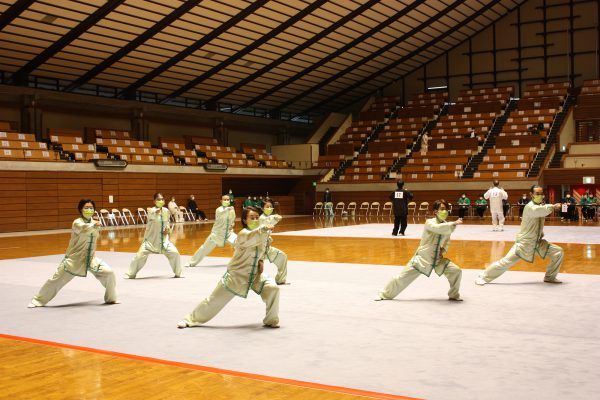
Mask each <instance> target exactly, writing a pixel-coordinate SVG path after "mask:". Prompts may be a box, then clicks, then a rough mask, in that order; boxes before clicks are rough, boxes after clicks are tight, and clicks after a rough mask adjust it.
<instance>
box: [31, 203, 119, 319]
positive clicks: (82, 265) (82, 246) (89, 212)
mask: <svg viewBox="0 0 600 400" xmlns="http://www.w3.org/2000/svg"><path fill="white" fill-rule="evenodd" d="M77 210H79V213H80V214H81V217H79V218H77V219H76V220H75V221H73V225H72V230H73V231H72V232H71V241H70V242H69V247H67V252H66V254H65V258H64V259H63V260H62V261H61V263H60V265H59V266H58V269H57V270H56V272H55V273H54V275H53V276H52V278H50V279H48V280H47V281H46V283H45V284H44V286H42V288H41V289H40V292H39V293H38V294H37V295H36V296H35V297H34V298H33V299H32V300H31V303H29V305H28V306H27V307H29V308H35V307H43V306H45V305H46V304H47V303H48V302H49V301H50V300H52V299H53V298H54V296H56V294H57V293H58V291H59V290H60V289H61V288H62V287H63V286H65V285H66V284H67V283H69V282H70V281H71V279H73V278H74V277H76V276H87V272H88V271H90V272H91V273H92V274H93V275H94V276H95V277H96V279H98V280H99V281H100V283H101V284H102V286H104V288H105V289H106V291H105V292H104V302H105V303H107V304H117V303H120V302H119V300H117V292H116V279H115V273H114V272H113V270H112V269H111V268H110V267H109V266H108V265H106V264H105V263H104V261H102V260H100V259H99V258H96V241H97V240H98V231H99V230H100V221H96V220H93V219H92V217H93V216H94V212H95V211H96V203H94V201H93V200H90V199H83V200H81V201H80V202H79V205H78V206H77Z"/></svg>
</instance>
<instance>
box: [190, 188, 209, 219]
mask: <svg viewBox="0 0 600 400" xmlns="http://www.w3.org/2000/svg"><path fill="white" fill-rule="evenodd" d="M187 208H188V210H190V211H191V212H192V215H193V216H194V220H196V221H208V218H206V214H204V212H203V211H202V210H200V209H199V208H198V204H196V198H195V197H194V195H193V194H192V195H190V198H189V199H188V203H187Z"/></svg>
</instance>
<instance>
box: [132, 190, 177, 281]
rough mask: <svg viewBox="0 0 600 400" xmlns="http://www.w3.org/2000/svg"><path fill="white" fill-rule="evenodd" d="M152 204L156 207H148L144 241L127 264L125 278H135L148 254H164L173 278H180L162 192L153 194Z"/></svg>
mask: <svg viewBox="0 0 600 400" xmlns="http://www.w3.org/2000/svg"><path fill="white" fill-rule="evenodd" d="M154 205H155V206H156V207H151V208H148V224H147V225H146V232H145V233H144V241H143V242H142V244H141V246H140V248H139V250H138V252H137V254H136V255H135V257H134V259H133V260H132V261H131V264H130V265H129V271H128V272H127V273H126V274H125V279H135V277H136V276H137V274H138V272H140V270H141V269H142V268H143V267H144V265H146V260H147V259H148V255H149V254H150V253H152V254H164V255H165V256H166V257H167V259H168V260H169V264H170V265H171V269H172V270H173V273H174V274H175V276H174V277H175V278H181V258H180V256H179V251H178V250H177V247H175V245H174V244H173V243H171V242H170V241H169V233H171V229H172V228H171V225H170V223H169V218H170V217H171V213H170V211H169V210H168V209H167V208H165V207H163V206H164V205H165V199H164V197H163V195H162V193H155V194H154Z"/></svg>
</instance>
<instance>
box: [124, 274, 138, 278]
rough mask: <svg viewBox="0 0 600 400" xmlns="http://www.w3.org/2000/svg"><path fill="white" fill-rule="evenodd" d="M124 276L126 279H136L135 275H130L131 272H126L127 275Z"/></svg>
mask: <svg viewBox="0 0 600 400" xmlns="http://www.w3.org/2000/svg"><path fill="white" fill-rule="evenodd" d="M123 278H125V279H135V276H134V277H133V278H132V277H131V276H129V274H125V275H123Z"/></svg>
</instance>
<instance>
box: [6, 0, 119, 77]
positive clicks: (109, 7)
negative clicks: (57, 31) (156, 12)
mask: <svg viewBox="0 0 600 400" xmlns="http://www.w3.org/2000/svg"><path fill="white" fill-rule="evenodd" d="M124 1H125V0H109V1H107V2H106V3H105V4H104V5H103V6H102V7H100V8H98V9H97V10H96V11H94V12H93V13H92V14H90V15H88V17H87V18H86V19H84V20H83V21H81V22H80V23H79V24H78V25H77V26H76V27H75V28H73V29H71V30H70V31H69V33H67V34H66V35H64V36H62V37H61V38H60V39H58V40H57V41H56V42H54V43H53V44H52V45H51V46H50V47H48V48H47V49H45V50H44V51H42V52H41V53H40V54H38V55H37V56H35V57H34V58H33V60H31V61H29V62H28V63H27V64H25V65H24V66H22V67H21V68H20V69H19V70H18V71H17V72H15V73H14V75H13V76H12V78H11V83H15V84H19V85H26V84H27V80H28V76H29V74H30V73H31V72H33V71H35V70H36V69H37V68H38V67H39V66H40V65H42V64H43V63H45V62H46V61H48V60H49V59H50V58H52V57H54V56H55V55H56V53H58V52H59V51H61V50H62V49H64V48H65V47H67V46H68V45H69V44H70V43H71V42H72V41H73V40H75V39H77V38H78V37H79V36H81V34H83V33H84V32H85V31H87V30H88V29H90V28H91V27H92V26H94V25H95V24H96V23H98V21H100V20H101V19H102V18H104V17H106V16H107V15H108V14H109V13H110V12H112V11H113V10H114V9H115V8H117V7H118V6H119V5H120V4H121V3H123V2H124Z"/></svg>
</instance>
